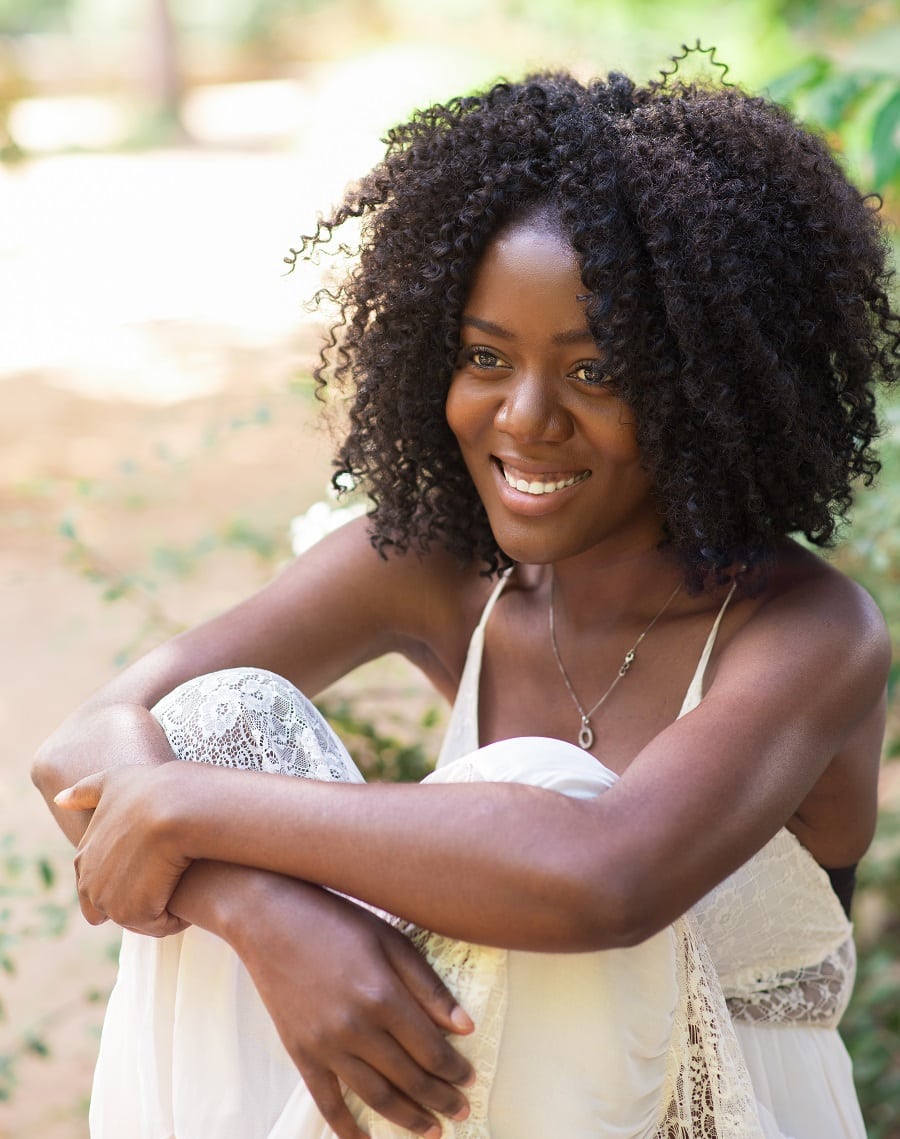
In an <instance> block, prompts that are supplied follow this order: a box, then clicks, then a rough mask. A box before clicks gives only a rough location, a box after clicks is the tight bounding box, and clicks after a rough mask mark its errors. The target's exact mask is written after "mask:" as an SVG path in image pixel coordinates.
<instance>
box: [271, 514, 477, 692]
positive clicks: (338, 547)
mask: <svg viewBox="0 0 900 1139" xmlns="http://www.w3.org/2000/svg"><path fill="white" fill-rule="evenodd" d="M490 589H491V583H490V581H489V580H488V579H487V578H486V577H485V576H484V575H483V574H482V573H481V572H480V567H479V566H477V565H475V564H462V563H460V562H459V561H458V560H457V559H455V558H453V557H452V556H451V555H450V554H448V553H447V551H446V550H444V549H443V547H441V546H440V545H439V544H434V545H433V546H432V547H431V549H429V550H428V551H427V552H421V551H413V550H410V551H406V552H399V551H396V550H392V549H390V548H388V549H387V550H386V551H385V552H383V553H382V552H379V550H378V549H377V548H376V546H375V545H374V544H373V542H372V539H371V532H370V526H369V522H368V520H367V519H366V518H359V519H356V520H354V521H352V522H349V523H348V524H347V525H345V526H342V527H341V528H340V529H339V530H336V531H334V532H333V533H332V534H330V535H328V537H326V538H324V539H323V540H322V541H320V542H318V543H317V544H316V545H315V546H313V547H312V548H311V549H310V550H308V551H307V552H306V553H305V554H303V555H302V556H301V557H300V558H297V559H296V560H295V561H294V562H293V563H291V565H290V566H289V567H287V569H286V570H285V571H284V573H283V574H282V575H281V580H280V582H275V583H273V585H272V586H271V587H270V592H271V596H272V598H277V597H279V596H280V601H277V602H274V603H276V604H277V605H278V607H279V608H281V609H282V610H283V612H284V613H285V615H286V616H287V617H288V619H289V621H290V622H291V624H294V625H295V626H302V628H303V631H304V635H305V637H308V636H309V635H310V633H311V631H312V630H314V629H315V630H316V631H317V633H319V634H321V637H323V638H327V640H328V643H329V645H330V646H331V648H332V650H337V649H338V647H339V646H341V645H343V646H345V649H346V652H345V653H344V654H342V662H341V667H342V668H343V667H345V666H347V665H350V666H352V665H354V664H356V663H362V661H363V660H369V659H372V658H374V657H376V656H381V655H383V654H384V653H388V652H399V653H402V654H403V655H404V656H406V657H407V658H409V659H410V660H412V661H413V663H414V664H417V665H418V666H419V667H421V668H422V669H423V671H425V673H426V674H427V675H428V676H429V677H430V678H431V679H432V680H433V681H434V682H435V683H436V684H437V686H438V687H439V688H440V689H442V690H444V689H446V690H447V691H449V692H450V693H451V694H452V691H453V690H454V688H455V682H456V680H457V679H458V675H456V674H457V672H458V671H459V670H460V669H461V667H462V661H463V660H464V658H465V651H466V646H467V644H468V637H469V635H470V634H471V630H472V628H474V625H475V624H476V623H477V621H478V615H479V613H480V612H481V608H482V607H483V605H484V602H485V600H486V598H487V596H488V595H489V593H490ZM260 598H261V599H264V598H265V594H263V595H260ZM266 603H267V604H270V603H273V602H272V601H271V600H267V601H266Z"/></svg>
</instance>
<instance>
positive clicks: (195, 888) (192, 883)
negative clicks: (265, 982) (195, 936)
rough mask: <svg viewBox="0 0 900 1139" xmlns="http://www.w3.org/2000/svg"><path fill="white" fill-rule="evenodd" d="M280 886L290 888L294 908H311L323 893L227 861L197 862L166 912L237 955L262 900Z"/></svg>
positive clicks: (190, 867)
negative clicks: (206, 933) (218, 938)
mask: <svg viewBox="0 0 900 1139" xmlns="http://www.w3.org/2000/svg"><path fill="white" fill-rule="evenodd" d="M282 885H289V886H290V894H291V905H292V906H293V907H295V908H296V907H298V906H302V905H304V904H309V905H310V906H312V905H313V904H314V903H315V902H316V901H317V900H319V898H320V897H321V895H322V894H323V891H322V890H321V889H320V887H318V886H312V885H310V884H309V883H307V882H298V881H296V880H294V881H291V882H290V883H285V882H284V877H283V875H280V874H273V873H271V872H269V871H265V870H257V869H256V868H254V867H249V866H239V865H236V864H234V863H228V862H213V861H210V860H207V859H198V860H197V861H195V862H192V863H191V865H190V866H189V867H188V869H187V870H186V871H185V872H184V874H183V875H182V877H181V881H180V882H179V884H178V887H177V889H176V890H175V893H174V894H173V895H172V897H171V899H170V901H169V906H168V909H169V912H170V913H172V914H174V915H175V916H176V917H179V918H181V919H182V920H183V921H186V922H189V923H190V924H191V925H195V926H199V927H200V928H201V929H205V930H208V931H209V932H210V933H214V934H216V935H217V936H218V937H221V938H222V940H223V941H227V942H228V944H229V945H231V947H232V948H233V949H234V950H235V951H236V952H238V953H239V954H240V953H241V951H242V950H243V949H244V947H245V946H246V945H247V944H248V941H249V940H252V937H253V920H252V915H253V913H254V912H255V911H256V910H257V909H258V906H259V903H260V901H261V900H263V899H267V898H269V897H271V895H272V894H273V892H274V891H275V890H277V889H278V887H280V886H282Z"/></svg>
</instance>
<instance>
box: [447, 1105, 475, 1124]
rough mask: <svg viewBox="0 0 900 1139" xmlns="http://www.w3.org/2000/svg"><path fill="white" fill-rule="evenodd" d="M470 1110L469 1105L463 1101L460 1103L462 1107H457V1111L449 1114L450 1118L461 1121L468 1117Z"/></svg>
mask: <svg viewBox="0 0 900 1139" xmlns="http://www.w3.org/2000/svg"><path fill="white" fill-rule="evenodd" d="M470 1110H471V1109H470V1107H469V1105H468V1104H467V1103H464V1104H463V1105H462V1107H461V1108H460V1109H459V1111H455V1112H454V1113H453V1115H451V1116H450V1118H451V1119H455V1120H456V1121H457V1122H458V1123H459V1122H461V1121H462V1120H463V1119H468V1118H469V1111H470Z"/></svg>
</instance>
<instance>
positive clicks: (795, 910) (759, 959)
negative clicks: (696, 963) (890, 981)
mask: <svg viewBox="0 0 900 1139" xmlns="http://www.w3.org/2000/svg"><path fill="white" fill-rule="evenodd" d="M773 893H777V895H778V900H779V904H778V905H777V906H773V905H772V904H771V898H772V895H773ZM693 912H694V914H695V915H696V917H697V920H698V923H699V926H700V928H701V930H702V932H703V936H704V938H705V940H706V944H707V945H708V947H709V951H710V954H711V956H712V959H713V962H714V965H715V968H716V972H717V973H718V975H719V978H720V980H721V982H722V988H723V990H724V992H725V996H726V998H727V1000H728V1008H729V1010H730V1011H731V1014H732V1016H733V1017H734V1018H735V1019H736V1020H739V1021H741V1022H744V1023H754V1024H787V1023H790V1024H795V1025H796V1024H813V1025H816V1026H818V1027H834V1026H835V1025H836V1024H837V1023H838V1021H839V1020H840V1018H841V1015H842V1013H843V1011H844V1009H845V1007H846V1005H847V1002H848V1000H849V998H850V993H851V990H852V988H853V980H854V975H855V969H856V954H855V949H854V946H853V939H852V934H853V927H852V926H851V925H850V922H849V921H848V920H847V917H846V915H845V914H844V911H843V908H842V907H841V904H840V902H839V901H838V899H837V897H836V895H835V894H834V891H833V890H832V888H831V884H830V882H829V880H828V875H827V874H826V873H825V871H824V870H823V869H822V868H821V867H820V866H818V865H817V863H816V862H815V861H814V859H813V858H812V856H811V855H810V853H809V852H808V851H807V850H806V849H805V847H803V846H802V845H801V844H800V842H799V841H798V840H797V838H796V837H795V836H794V835H792V834H791V833H790V832H789V831H787V830H782V831H779V832H778V834H776V835H775V836H774V837H773V838H772V839H771V840H770V841H769V842H768V843H766V845H765V846H764V847H763V848H762V850H760V851H759V852H758V853H757V854H755V855H754V856H753V857H752V858H751V859H750V860H749V861H748V862H746V863H745V864H744V865H743V866H741V867H740V868H739V869H738V870H736V871H735V873H734V874H732V875H730V876H729V877H728V878H726V879H725V881H724V882H721V883H720V884H719V885H718V886H716V888H715V889H714V890H712V891H711V892H710V893H709V894H707V896H706V897H705V898H701V900H700V901H699V902H698V903H697V904H696V906H695V907H694V910H693Z"/></svg>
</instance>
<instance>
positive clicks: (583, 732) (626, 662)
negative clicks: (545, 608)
mask: <svg viewBox="0 0 900 1139" xmlns="http://www.w3.org/2000/svg"><path fill="white" fill-rule="evenodd" d="M551 573H552V571H551ZM555 587H556V577H555V575H554V576H551V578H550V644H551V646H552V648H553V655H554V657H555V658H556V664H557V667H558V668H559V672H560V675H561V676H562V678H563V680H564V681H565V685H566V688H567V689H568V691H569V695H570V696H571V697H572V701H573V703H574V704H575V707H576V708H577V709H578V714H579V716H580V717H581V728H580V730H579V732H578V744H579V746H580V747H582V748H584V750H585V751H589V750H590V749H591V748H592V747H593V746H594V729H593V728H592V727H591V716H593V714H594V713H595V712H596V711H597V709H598V708H601V707H602V706H603V705H604V704H605V703H606V701H607V699H608V698H609V697H610V696H611V695H612V693H613V690H614V689H615V687H616V685H617V684H618V683H619V681H620V680H621V679H622V677H623V676H624V675H625V674H626V672H628V670H629V668H631V665H632V663H633V661H634V654H635V653H636V652H637V648H638V645H639V644H640V643H641V641H642V640H643V639H644V637H646V636H647V634H648V633H649V632H650V630H651V629H652V628H653V626H654V625H655V624H656V622H657V621H658V620H659V619H660V617H662V615H663V613H665V611H666V610H667V609H668V608H669V606H670V605H671V604H672V602H673V601H674V600H675V597H676V595H677V594H678V591H679V590H680V589H681V583H680V582H679V583H678V585H676V586H675V588H674V589H673V590H672V592H671V593H670V594H669V596H668V597H667V598H666V601H665V604H664V605H663V607H662V609H660V610H659V612H658V613H657V614H656V616H655V617H654V618H653V620H652V621H651V622H650V624H649V625H648V626H647V628H646V629H644V631H643V633H641V635H640V636H639V637H638V639H637V640H636V641H635V642H634V644H633V645H632V646H631V648H630V649H629V650H628V652H627V653H626V654H625V656H624V658H623V660H622V663H621V664H620V665H619V670H618V672H617V673H616V675H615V676H614V677H613V678H612V683H611V684H610V685H609V687H608V688H607V689H606V691H605V692H604V693H603V695H602V696H601V697H600V699H599V700H598V701H597V702H596V703H595V704H594V705H593V706H592V707H591V708H589V709H588V710H587V711H585V710H584V707H583V706H582V703H581V701H580V700H579V699H578V697H577V696H576V695H575V689H574V688H573V686H572V681H571V680H570V679H569V674H568V672H566V666H565V665H564V664H563V662H562V657H561V656H560V655H559V645H558V644H557V642H556V615H555V612H554V605H553V599H554V593H555Z"/></svg>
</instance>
